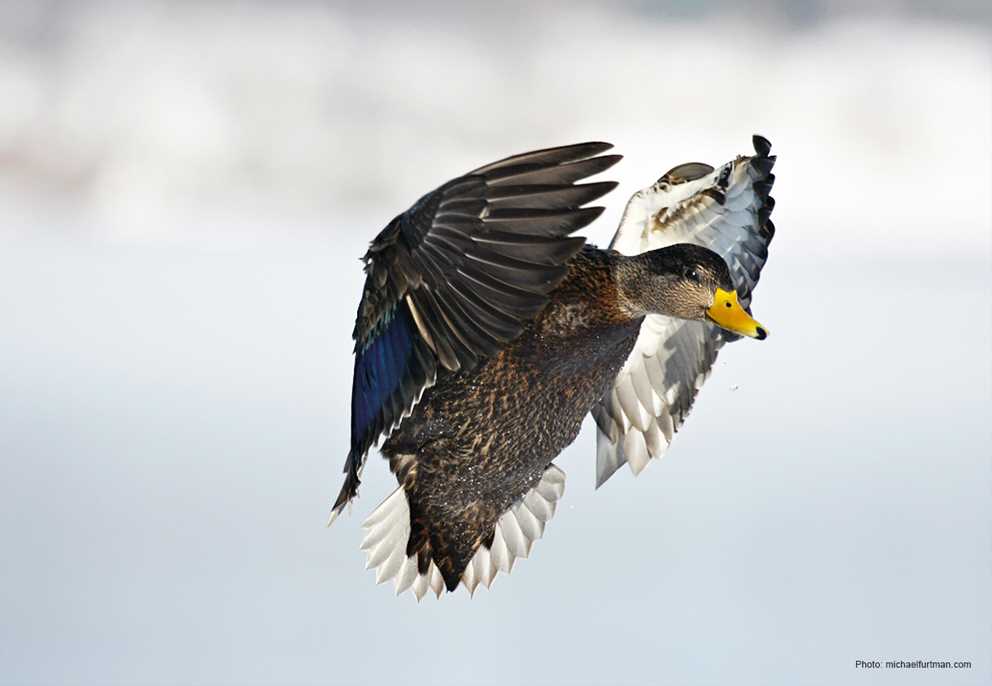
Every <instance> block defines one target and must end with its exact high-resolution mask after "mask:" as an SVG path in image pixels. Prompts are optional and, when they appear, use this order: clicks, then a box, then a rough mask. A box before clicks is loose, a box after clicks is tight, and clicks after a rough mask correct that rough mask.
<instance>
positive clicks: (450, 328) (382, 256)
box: [332, 143, 620, 516]
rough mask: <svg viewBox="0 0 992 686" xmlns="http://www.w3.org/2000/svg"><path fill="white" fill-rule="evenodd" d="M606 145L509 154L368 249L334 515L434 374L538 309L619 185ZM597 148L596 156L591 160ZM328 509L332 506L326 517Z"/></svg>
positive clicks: (512, 330)
mask: <svg viewBox="0 0 992 686" xmlns="http://www.w3.org/2000/svg"><path fill="white" fill-rule="evenodd" d="M611 147H612V146H611V145H610V144H609V143H580V144H578V145H569V146H564V147H559V148H548V149H546V150H537V151H534V152H529V153H525V154H522V155H516V156H514V157H508V158H506V159H504V160H500V161H499V162H494V163H492V164H488V165H486V166H484V167H480V168H478V169H476V170H475V171H472V172H469V173H468V174H466V175H465V176H462V177H460V178H457V179H454V180H452V181H449V182H448V183H446V184H444V185H443V186H441V187H440V188H437V189H436V190H434V191H432V192H430V193H428V194H427V195H425V196H423V197H422V198H420V200H418V201H417V202H416V203H415V204H414V205H413V207H411V208H410V209H409V210H407V211H406V212H404V213H403V214H401V215H399V216H397V217H396V218H395V219H393V220H392V221H391V222H390V223H389V225H388V226H386V228H385V229H383V231H382V232H381V233H380V234H379V235H378V236H376V238H375V240H373V241H372V244H371V246H370V247H369V250H368V252H367V253H366V254H365V258H364V260H365V272H366V274H367V277H366V280H365V289H364V291H363V293H362V300H361V304H360V305H359V307H358V319H357V321H356V323H355V331H354V334H353V337H354V339H355V375H354V380H353V385H352V400H351V448H350V451H349V453H348V458H347V460H346V462H345V466H344V471H345V473H346V474H347V476H346V478H345V483H344V486H343V487H342V489H341V494H340V495H339V496H338V499H337V501H336V502H335V504H334V513H337V512H340V510H341V508H342V507H343V506H344V505H345V504H346V503H347V502H348V501H349V500H351V498H353V497H354V496H355V494H356V493H357V490H358V485H359V472H360V469H361V467H362V464H363V462H364V458H365V454H366V452H367V451H368V449H369V448H370V447H371V446H372V445H373V444H374V443H375V442H376V441H377V440H378V439H379V438H380V437H381V436H383V435H388V433H389V432H390V431H391V430H392V429H393V428H395V427H396V426H397V425H398V424H399V423H400V422H401V421H402V420H403V418H404V417H406V416H407V415H408V414H409V413H410V411H411V410H412V409H413V406H414V405H416V403H417V402H418V401H419V399H420V397H421V395H422V394H423V392H424V390H425V389H426V388H429V387H430V386H431V385H433V384H434V383H435V381H436V380H437V377H438V375H439V374H444V373H450V372H456V371H459V370H465V369H471V368H473V367H474V366H475V365H476V364H477V363H478V361H479V360H480V359H482V358H485V357H487V356H489V355H492V354H494V353H496V352H498V351H499V350H501V349H502V348H503V347H504V346H505V345H506V344H507V343H509V342H510V341H512V340H513V339H514V338H516V337H517V336H518V335H519V334H520V332H521V331H522V330H523V328H524V326H525V325H526V324H527V323H528V322H529V321H530V320H532V319H533V318H534V316H535V315H536V314H537V313H538V312H540V311H541V309H542V308H543V307H544V305H545V304H546V303H547V301H548V294H549V293H550V292H551V291H552V290H553V289H554V288H555V286H557V285H558V283H559V282H560V281H561V279H562V278H563V277H564V276H565V273H566V271H567V268H566V266H565V263H566V262H567V261H568V259H569V258H570V257H572V256H573V255H574V254H575V253H576V252H578V251H579V250H580V249H581V248H582V245H583V244H584V242H585V239H583V238H579V237H572V236H571V234H572V233H573V232H574V231H576V230H578V229H581V228H582V227H584V226H586V225H588V224H589V223H590V222H592V221H593V220H594V219H596V217H598V216H599V215H600V213H601V212H602V211H603V208H601V207H582V206H583V205H584V204H585V203H588V202H591V201H593V200H595V199H597V198H599V197H601V196H603V195H605V194H606V193H608V192H609V191H611V190H612V189H613V188H614V187H615V186H616V184H615V183H614V182H609V181H604V182H598V183H587V184H580V185H575V182H576V181H579V180H581V179H584V178H586V177H588V176H592V175H593V174H597V173H599V172H601V171H604V170H606V169H608V168H609V167H612V166H613V165H614V164H616V163H617V162H618V161H619V160H620V156H619V155H600V153H602V152H604V151H606V150H608V149H610V148H611ZM597 155H599V156H597ZM332 516H333V513H332Z"/></svg>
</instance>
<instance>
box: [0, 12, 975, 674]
mask: <svg viewBox="0 0 992 686" xmlns="http://www.w3.org/2000/svg"><path fill="white" fill-rule="evenodd" d="M931 5H932V6H931ZM990 20H992V12H990V10H989V9H988V6H987V4H986V3H982V2H960V1H958V2H943V3H939V4H937V3H923V2H914V1H908V2H867V3H863V2H846V1H844V0H840V1H838V2H816V1H812V0H807V1H805V2H800V3H786V2H776V1H773V0H767V1H765V2H760V3H756V4H754V5H750V6H748V7H742V6H740V5H738V4H737V3H731V2H723V1H721V0H715V1H711V2H705V3H689V2H679V1H676V0H670V1H666V2H660V3H650V2H636V1H631V2H620V3H611V4H595V3H585V2H572V3H564V2H560V3H559V2H547V3H541V4H537V3H524V2H509V3H499V4H498V6H497V4H492V3H489V4H486V5H478V6H474V7H466V6H463V5H462V4H461V3H454V2H451V3H448V2H428V3H418V4H416V5H415V6H409V5H407V4H406V3H399V2H396V3H385V4H381V3H341V4H323V3H316V2H281V3H276V2H271V3H262V2H251V3H221V2H216V3H192V2H178V1H176V2H141V3H138V2H130V3H123V2H122V3H106V2H68V1H56V0H51V1H47V2H43V1H34V2H28V1H12V0H5V1H4V2H3V3H2V4H0V496H2V497H0V537H2V541H3V544H4V554H3V558H4V564H3V565H0V682H2V683H9V684H76V683H79V684H117V683H119V684H138V683H140V684H268V683H273V684H287V683H292V684H309V683H314V684H316V683H321V684H326V683H347V684H356V683H369V684H382V683H389V682H396V681H402V682H403V683H412V684H421V683H423V684H483V683H485V684H489V683H492V684H496V683H499V684H506V683H542V684H575V683H588V684H662V683H666V684H667V683H671V684H725V683H739V684H839V683H845V684H848V683H849V684H858V683H899V684H917V683H919V684H938V683H939V684H986V683H989V681H990V680H992V653H990V648H989V646H992V627H990V624H989V621H988V618H989V616H990V612H992V583H990V582H992V531H990V527H989V522H990V521H992V498H990V495H992V492H990V486H992V478H990V476H992V470H990V464H992V433H990V429H989V423H988V417H989V410H990V408H992V363H990V356H989V352H990V347H992V306H990V304H989V303H990V298H992V287H990V276H992V254H990V250H992V248H990V227H992V192H990V189H992V164H990V163H992V159H990V158H992V154H990V153H992V141H990V138H992V49H990V40H989V39H990V33H992V31H990ZM754 132H760V133H762V134H764V135H766V136H767V137H768V138H769V139H770V140H771V141H772V143H773V146H774V147H773V152H776V153H778V154H779V162H778V164H777V166H776V169H775V171H776V175H777V177H778V181H777V183H776V186H775V192H774V195H775V197H776V199H777V201H778V204H777V207H776V210H775V215H774V218H775V223H776V226H777V227H778V234H777V236H776V239H775V242H774V243H773V245H772V250H771V259H770V262H769V264H768V266H767V267H766V270H765V273H764V275H763V278H762V282H761V285H760V286H759V288H758V289H757V292H756V296H755V300H754V309H755V313H756V314H757V315H758V316H759V318H760V319H761V320H762V321H764V322H765V323H766V324H768V325H769V328H770V329H771V331H772V337H771V338H769V339H768V340H767V341H765V342H763V343H756V342H753V341H743V342H740V343H736V344H734V345H732V346H730V347H729V348H727V349H725V350H724V352H723V353H722V354H721V358H720V361H719V363H718V366H717V370H716V373H715V374H714V376H713V377H712V378H711V380H710V381H709V383H708V384H707V386H706V388H705V390H704V391H703V392H702V393H701V395H700V398H699V400H698V402H697V404H696V409H695V410H694V413H693V415H692V417H691V418H690V420H689V421H688V423H687V425H686V426H685V428H684V430H683V431H682V433H680V434H679V437H678V438H677V440H676V442H675V444H674V445H673V448H672V450H671V451H670V453H669V456H668V457H667V458H666V459H665V460H664V461H662V462H661V463H658V464H655V465H652V466H651V467H650V468H649V469H648V470H647V471H646V472H645V473H644V474H642V475H641V476H640V477H639V478H638V479H637V480H636V481H635V480H634V479H633V478H632V477H631V476H630V474H629V473H627V472H626V471H625V472H622V473H621V474H618V475H617V476H615V477H614V478H613V479H612V480H611V481H610V482H609V483H608V484H607V485H606V486H604V487H603V488H602V489H601V490H600V491H598V492H594V491H593V473H594V459H595V458H594V440H595V439H594V432H593V431H591V430H590V427H588V426H587V427H586V429H585V430H584V431H583V434H582V435H581V436H580V437H579V439H578V440H577V441H576V443H575V444H574V445H573V446H572V447H571V448H570V449H569V450H567V451H566V453H565V454H564V455H563V456H562V457H561V458H559V460H558V464H559V465H561V466H562V467H563V468H564V469H565V470H566V471H567V472H568V473H569V488H568V492H567V494H566V498H565V500H564V504H563V507H562V508H561V509H560V510H559V514H558V515H557V516H556V518H555V520H554V521H553V522H552V524H551V525H550V526H549V529H548V532H547V534H546V537H545V539H544V540H542V541H541V542H540V543H539V544H537V545H536V546H535V549H534V553H533V554H532V557H531V559H530V560H528V561H526V562H523V563H521V564H520V565H519V566H518V567H517V568H516V569H515V571H514V574H513V575H512V576H510V577H505V578H500V579H499V580H498V581H497V583H496V584H495V586H494V588H493V589H492V590H491V591H489V592H486V591H485V590H482V591H480V592H478V593H477V594H476V597H475V598H474V599H473V600H471V601H470V600H469V599H468V597H467V596H466V595H465V593H464V591H463V590H460V591H459V592H458V593H456V594H454V595H452V596H448V597H445V598H443V599H442V601H441V602H437V601H434V600H433V598H430V599H425V601H424V602H423V603H422V604H420V605H419V606H418V605H417V604H416V603H414V602H412V601H411V599H410V598H409V597H403V598H394V597H393V596H392V593H391V590H390V588H389V587H386V586H383V587H377V586H375V585H374V583H373V578H372V576H371V573H370V572H363V571H362V568H363V563H364V558H363V556H362V555H361V553H360V552H359V551H358V544H359V542H360V540H361V532H360V528H359V523H360V521H361V519H362V518H363V517H364V516H365V514H366V513H367V512H369V511H370V510H371V509H372V508H373V507H374V505H375V504H376V503H377V502H378V501H379V500H380V499H381V498H382V497H384V496H385V495H386V494H387V493H388V492H390V491H391V490H392V488H393V483H392V482H391V477H390V476H389V475H388V473H387V469H386V467H385V464H383V463H381V461H380V460H378V458H377V457H375V456H373V457H372V458H371V464H370V466H369V468H368V469H367V470H366V481H365V485H364V487H363V491H362V494H363V497H362V498H361V499H360V500H359V502H358V505H357V507H356V508H355V512H354V513H353V514H352V516H351V517H347V518H344V519H342V520H340V521H339V522H338V523H337V524H336V525H335V526H334V527H333V528H332V529H331V530H329V531H328V530H325V529H323V528H322V524H323V521H324V517H325V515H326V510H327V506H328V504H329V501H330V499H331V498H332V496H333V495H335V494H336V492H337V489H338V486H339V479H340V474H339V469H340V465H341V463H342V461H343V458H344V455H345V452H346V445H347V426H348V418H347V413H348V395H349V392H350V386H351V364H352V361H351V341H350V332H351V327H352V323H353V317H354V311H355V307H356V305H357V300H358V296H359V293H360V288H361V283H362V273H361V269H360V265H359V263H358V261H357V258H358V257H359V256H360V255H361V254H362V252H363V251H364V247H365V244H366V243H367V241H368V240H370V239H371V238H372V237H373V236H374V235H375V233H376V232H377V231H378V230H379V229H380V228H381V226H382V225H384V224H385V222H386V221H388V220H389V219H390V218H391V217H392V216H394V215H395V214H396V213H398V212H399V211H401V210H403V209H405V207H407V206H408V205H409V204H410V203H411V202H412V201H413V200H415V199H416V198H417V197H419V196H420V195H421V194H422V193H423V192H425V191H427V190H429V189H431V188H433V187H434V186H436V185H438V184H439V183H441V182H443V181H445V180H447V179H448V178H450V177H452V176H455V175H457V174H460V173H462V172H464V171H467V170H468V169H471V168H473V167H475V166H478V165H479V164H482V163H485V162H488V161H490V160H492V159H496V158H499V157H503V156H505V155H507V154H511V153H515V152H521V151H524V150H527V149H530V148H535V147H545V146H549V145H557V144H564V143H570V142H576V141H579V140H586V139H603V140H609V141H612V142H614V143H615V144H616V145H617V149H618V151H619V152H621V153H623V154H624V155H625V156H626V158H625V160H624V161H623V162H622V163H621V164H620V165H619V166H618V167H615V168H614V169H613V170H611V171H610V172H608V173H607V175H606V176H607V177H608V178H614V179H617V180H619V181H620V182H621V186H620V188H619V189H618V190H617V191H615V192H614V193H613V194H611V196H608V197H607V198H606V202H607V203H608V209H607V212H606V213H605V214H604V216H603V217H602V218H601V219H600V220H599V221H598V222H597V223H596V224H594V225H593V226H592V227H590V229H589V230H588V231H587V233H588V235H589V236H590V238H591V240H593V241H594V242H597V243H600V244H605V243H606V242H608V240H609V237H610V235H611V234H612V231H613V229H614V227H615V225H616V222H617V221H618V219H619V216H620V212H621V210H622V207H623V203H624V202H625V200H626V198H627V196H629V195H630V194H631V193H632V192H634V191H635V190H637V189H639V188H641V187H643V186H645V185H647V184H649V183H650V182H652V181H653V180H654V179H655V178H657V177H658V176H659V175H660V174H661V173H663V172H664V171H665V170H667V169H668V168H669V167H671V166H673V165H675V164H677V163H680V162H685V161H690V160H700V161H707V162H710V163H713V164H719V163H722V162H724V161H726V160H727V159H730V158H731V157H733V156H734V155H736V154H739V153H748V152H750V135H751V134H752V133H754ZM728 418H730V419H731V420H732V421H729V422H728ZM857 659H881V660H886V659H906V660H910V659H934V660H970V661H972V662H973V668H972V669H970V670H957V671H941V672H939V673H936V672H934V671H928V672H922V671H908V670H902V671H898V672H894V671H891V670H890V671H888V672H886V671H884V670H882V671H878V672H870V671H864V670H857V669H855V667H854V663H855V660H857Z"/></svg>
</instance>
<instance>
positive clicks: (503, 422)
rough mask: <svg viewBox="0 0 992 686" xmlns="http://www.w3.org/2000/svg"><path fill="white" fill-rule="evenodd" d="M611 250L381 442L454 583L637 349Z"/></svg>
mask: <svg viewBox="0 0 992 686" xmlns="http://www.w3.org/2000/svg"><path fill="white" fill-rule="evenodd" d="M610 263H611V258H610V255H609V254H608V253H605V252H604V251H600V250H597V249H594V248H586V249H585V250H583V251H582V252H581V253H579V254H578V255H576V256H575V258H573V259H572V261H571V262H570V263H569V274H568V276H567V277H566V279H565V280H564V281H563V282H562V283H561V285H560V286H559V287H558V288H557V289H556V290H555V291H554V292H553V295H552V298H551V302H550V303H549V305H548V306H547V307H546V308H545V310H544V311H543V312H542V313H541V314H540V315H539V316H538V317H537V319H536V320H535V321H534V323H533V324H531V325H530V326H529V327H528V328H527V329H526V330H525V331H524V333H523V334H522V335H521V336H520V337H519V338H518V339H517V340H516V341H514V343H512V344H511V345H510V346H509V347H507V348H506V349H504V350H503V351H502V352H500V353H499V354H497V355H495V356H494V357H492V358H490V359H489V360H487V361H486V362H485V363H483V364H481V365H479V366H478V367H477V368H476V369H474V370H473V371H471V372H467V373H466V372H461V373H457V374H451V375H449V376H446V377H443V378H440V379H439V380H438V383H437V384H436V385H435V386H434V387H433V388H431V389H429V390H428V391H426V392H425V393H424V396H423V398H422V399H421V402H420V404H419V405H418V406H417V407H416V409H415V410H414V412H413V414H412V415H411V416H410V417H409V418H408V419H406V420H405V421H404V422H403V424H402V425H401V426H400V427H399V429H398V430H397V431H396V432H395V433H394V434H393V435H392V436H391V437H390V438H389V439H388V440H387V441H386V443H385V444H384V445H383V453H384V454H386V455H387V456H388V457H390V458H391V466H392V468H393V470H394V472H396V475H397V478H398V480H399V481H400V483H402V484H403V485H404V486H405V488H406V490H407V493H408V496H409V501H410V510H411V540H410V543H409V545H408V552H409V553H411V554H412V553H414V552H418V553H420V555H421V564H422V566H423V567H426V565H427V564H429V561H430V559H431V558H432V557H433V559H434V560H435V561H436V562H437V564H438V567H439V568H440V569H441V572H442V574H443V575H444V576H445V581H446V582H448V583H449V587H450V585H451V583H454V584H456V585H457V582H458V578H459V576H460V574H461V572H462V571H463V569H464V567H465V564H467V562H468V561H469V559H471V556H472V554H473V553H474V551H475V550H476V548H477V547H478V546H479V545H480V544H486V545H488V543H489V542H490V541H491V537H492V534H493V529H494V526H495V523H496V521H497V519H498V518H499V517H500V515H501V514H502V513H503V512H505V511H506V510H507V509H508V508H509V507H510V506H511V505H512V504H513V503H514V502H515V501H516V500H517V499H519V498H521V497H522V496H523V495H525V494H526V493H527V491H528V490H530V488H532V487H533V486H534V485H535V484H536V482H537V481H538V479H539V478H540V477H541V475H542V474H543V472H544V470H545V469H546V468H547V466H548V465H549V464H550V463H551V461H552V460H553V459H554V457H555V456H556V455H558V454H559V453H560V452H561V451H562V450H563V449H564V448H565V447H566V446H567V445H569V444H570V443H571V442H572V441H573V440H575V437H576V436H577V435H578V432H579V429H580V427H581V425H582V420H583V418H584V417H585V415H586V413H587V412H588V411H589V409H590V408H591V407H592V405H593V404H594V403H595V402H596V400H598V399H599V398H600V397H601V396H602V395H603V393H605V392H606V390H607V389H608V388H609V386H610V384H611V383H612V382H613V380H614V379H615V378H616V375H617V372H618V371H619V369H620V367H621V366H622V365H623V363H624V361H625V360H626V358H627V355H628V354H629V353H630V350H631V349H632V347H633V345H634V342H635V341H636V338H637V333H638V330H639V327H640V319H630V318H629V316H627V315H625V314H624V312H623V311H622V309H621V307H620V306H619V303H618V299H617V292H616V286H615V283H614V281H613V279H612V277H611V272H610Z"/></svg>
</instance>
